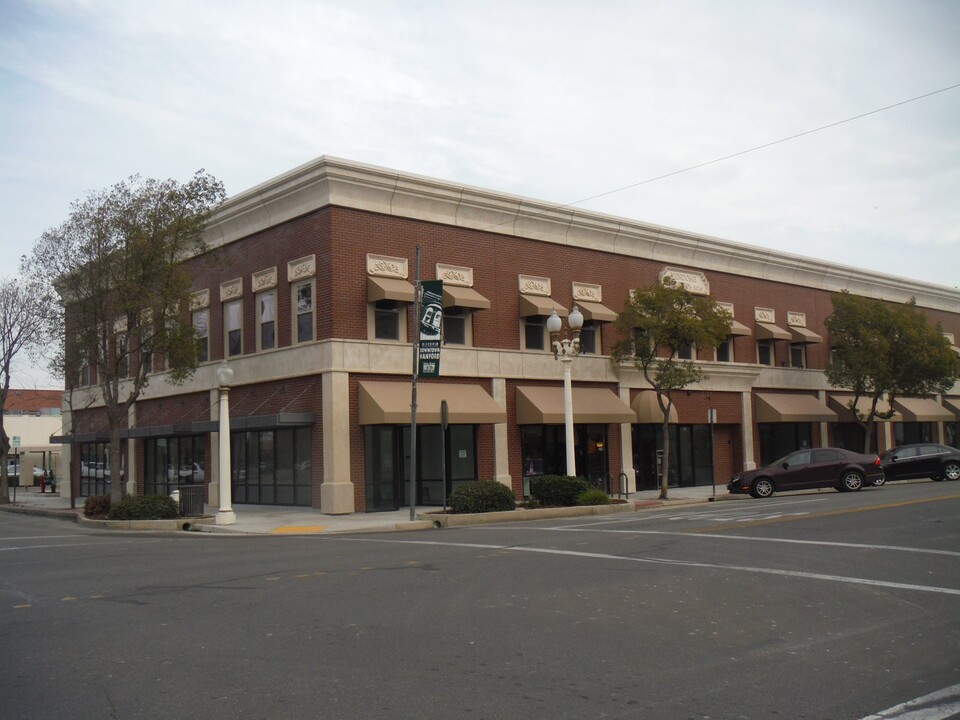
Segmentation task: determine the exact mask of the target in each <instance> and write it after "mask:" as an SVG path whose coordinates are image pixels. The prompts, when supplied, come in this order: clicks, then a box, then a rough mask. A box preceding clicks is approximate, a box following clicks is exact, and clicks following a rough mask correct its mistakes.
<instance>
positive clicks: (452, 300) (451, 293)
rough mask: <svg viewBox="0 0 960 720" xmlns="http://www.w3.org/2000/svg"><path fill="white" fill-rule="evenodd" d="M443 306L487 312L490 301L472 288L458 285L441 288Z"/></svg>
mask: <svg viewBox="0 0 960 720" xmlns="http://www.w3.org/2000/svg"><path fill="white" fill-rule="evenodd" d="M443 306H444V307H462V308H472V309H474V310H489V309H490V301H489V300H487V299H486V298H485V297H484V296H483V295H481V294H480V293H478V292H477V291H476V290H474V289H473V288H468V287H460V286H459V285H444V286H443Z"/></svg>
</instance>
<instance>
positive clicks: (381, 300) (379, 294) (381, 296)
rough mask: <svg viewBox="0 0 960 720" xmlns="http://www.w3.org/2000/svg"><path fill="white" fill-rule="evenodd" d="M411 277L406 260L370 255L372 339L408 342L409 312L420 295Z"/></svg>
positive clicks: (368, 315) (368, 267) (368, 294)
mask: <svg viewBox="0 0 960 720" xmlns="http://www.w3.org/2000/svg"><path fill="white" fill-rule="evenodd" d="M407 274H408V272H407V259H406V258H401V257H388V256H386V255H373V254H368V255H367V337H368V339H370V340H384V341H395V342H406V340H407V338H406V334H407V312H406V308H407V306H408V305H412V304H413V301H414V295H415V294H416V288H414V286H413V285H412V284H411V283H409V282H407Z"/></svg>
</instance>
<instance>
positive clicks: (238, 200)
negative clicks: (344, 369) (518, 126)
mask: <svg viewBox="0 0 960 720" xmlns="http://www.w3.org/2000/svg"><path fill="white" fill-rule="evenodd" d="M330 205H336V206H339V207H345V208H353V209H358V210H365V211H370V212H376V213H381V214H384V215H392V216H395V217H409V218H415V219H419V220H426V221H428V222H434V223H440V224H444V225H451V226H454V227H465V228H474V229H477V230H481V231H489V230H490V228H496V232H497V233H499V234H503V235H514V236H516V237H526V238H530V239H534V240H540V241H542V242H550V243H555V244H559V245H570V246H571V247H581V248H591V249H595V250H602V251H603V252H608V253H613V254H617V255H621V256H626V257H633V258H638V259H650V258H653V259H655V260H657V261H659V262H663V263H668V264H672V265H680V266H691V265H692V266H693V267H696V268H698V269H701V270H704V271H710V270H712V271H716V272H723V273H728V274H732V275H738V276H741V277H750V278H763V279H764V280H769V281H771V282H780V283H787V284H790V285H797V286H802V287H811V288H819V289H822V290H826V291H830V292H838V291H840V290H849V291H850V292H851V293H854V294H857V295H863V296H865V297H873V298H881V299H885V300H889V301H891V302H907V301H908V300H910V298H911V297H913V298H916V301H917V304H918V305H920V306H922V307H928V308H935V309H940V310H945V311H947V312H956V308H957V307H958V305H960V290H957V289H955V288H949V287H946V286H943V285H934V284H931V283H923V282H919V281H915V280H910V279H907V278H903V277H899V276H894V275H886V274H883V273H877V272H873V271H870V270H864V269H858V268H854V267H850V266H846V265H838V264H834V263H828V262H825V261H822V260H817V259H815V258H807V257H803V256H800V255H793V254H790V253H784V252H777V251H772V250H770V249H768V248H761V247H756V246H752V245H745V244H742V243H737V242H733V241H731V240H725V239H721V238H717V237H711V236H709V235H700V234H698V233H693V232H689V231H685V230H678V229H675V228H669V227H664V226H661V225H654V224H651V223H645V222H642V221H639V220H632V219H629V218H621V217H616V216H612V215H604V214H601V213H596V212H591V211H587V210H583V209H582V208H576V209H574V208H570V207H559V206H557V205H556V204H554V203H549V202H545V201H542V200H532V199H530V198H524V197H520V196H516V195H510V194H507V193H502V192H494V191H491V190H485V189H482V188H475V187H470V186H464V185H459V184H456V183H451V182H447V181H443V180H437V179H434V178H428V177H422V176H418V175H412V174H409V173H400V172H398V171H396V170H390V169H388V168H382V167H376V166H373V165H366V164H363V163H358V162H354V161H351V160H344V159H341V158H336V157H331V156H323V157H320V158H317V159H315V160H313V161H311V162H308V163H306V164H304V165H301V166H300V167H297V168H294V169H292V170H290V171H289V172H286V173H284V174H282V175H280V176H278V177H275V178H272V179H270V180H267V181H266V182H264V183H261V184H260V185H257V186H256V187H253V188H250V189H249V190H245V191H244V192H242V193H240V194H239V195H236V196H234V197H233V198H231V199H230V200H228V201H227V202H226V203H224V204H223V205H222V206H221V207H220V209H219V210H218V212H217V214H216V216H215V217H214V219H213V222H212V223H211V224H210V226H209V228H208V231H207V237H206V240H207V243H208V244H209V245H210V246H211V247H218V246H221V245H225V244H228V243H232V242H235V241H236V240H240V239H241V238H244V237H247V236H249V235H252V234H254V233H256V232H259V231H262V230H264V229H266V228H269V227H273V226H276V225H279V224H280V223H283V222H286V221H289V220H293V219H294V218H297V217H299V216H301V215H305V214H307V213H310V212H313V211H315V210H318V209H320V208H323V207H327V206H330Z"/></svg>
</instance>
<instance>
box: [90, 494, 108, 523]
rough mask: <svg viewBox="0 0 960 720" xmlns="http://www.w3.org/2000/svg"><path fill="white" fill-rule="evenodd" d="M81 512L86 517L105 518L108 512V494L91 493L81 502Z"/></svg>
mask: <svg viewBox="0 0 960 720" xmlns="http://www.w3.org/2000/svg"><path fill="white" fill-rule="evenodd" d="M83 514H84V516H86V517H88V518H105V517H106V516H107V515H109V514H110V496H109V495H91V496H90V497H88V498H87V499H86V501H85V502H84V503H83Z"/></svg>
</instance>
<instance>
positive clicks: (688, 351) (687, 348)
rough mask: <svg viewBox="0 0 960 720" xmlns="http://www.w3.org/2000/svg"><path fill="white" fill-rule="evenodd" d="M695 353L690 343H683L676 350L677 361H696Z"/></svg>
mask: <svg viewBox="0 0 960 720" xmlns="http://www.w3.org/2000/svg"><path fill="white" fill-rule="evenodd" d="M696 358H697V352H696V350H695V349H694V346H693V344H692V343H684V344H683V345H681V346H680V347H678V348H677V359H679V360H696Z"/></svg>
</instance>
